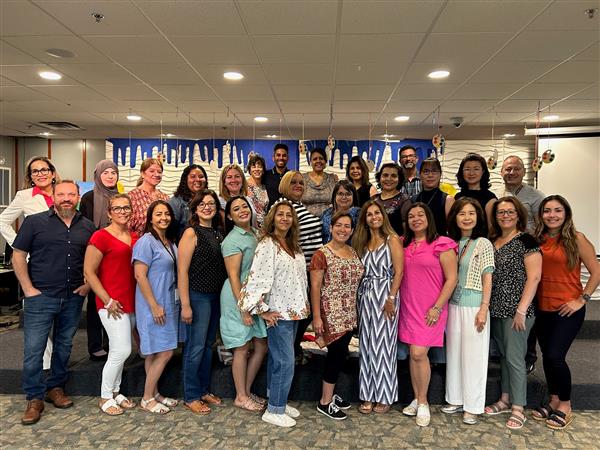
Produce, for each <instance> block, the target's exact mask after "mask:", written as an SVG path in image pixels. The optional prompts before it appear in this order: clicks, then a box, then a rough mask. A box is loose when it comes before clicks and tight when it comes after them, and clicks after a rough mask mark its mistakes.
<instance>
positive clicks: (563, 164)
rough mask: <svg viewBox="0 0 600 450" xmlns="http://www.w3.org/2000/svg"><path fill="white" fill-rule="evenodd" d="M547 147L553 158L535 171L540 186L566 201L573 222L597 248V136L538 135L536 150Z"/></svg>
mask: <svg viewBox="0 0 600 450" xmlns="http://www.w3.org/2000/svg"><path fill="white" fill-rule="evenodd" d="M548 148H550V149H551V150H552V152H553V153H554V154H555V155H556V158H555V159H554V161H553V162H552V163H550V164H544V166H543V167H542V169H541V170H540V171H539V172H538V180H539V189H540V190H542V192H544V193H545V194H546V195H551V194H560V195H562V196H563V197H565V198H566V199H567V200H568V201H569V203H570V204H571V207H572V208H573V220H574V221H575V226H576V227H577V229H578V230H579V231H581V232H582V233H584V234H585V235H586V236H587V238H588V239H589V240H590V241H591V242H592V243H593V244H594V247H595V249H596V252H599V251H600V250H599V248H600V180H599V177H600V137H582V138H550V139H540V140H539V145H538V149H539V153H540V154H542V153H543V152H544V151H546V150H547V149H548Z"/></svg>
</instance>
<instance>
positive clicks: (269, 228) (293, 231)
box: [258, 200, 302, 253]
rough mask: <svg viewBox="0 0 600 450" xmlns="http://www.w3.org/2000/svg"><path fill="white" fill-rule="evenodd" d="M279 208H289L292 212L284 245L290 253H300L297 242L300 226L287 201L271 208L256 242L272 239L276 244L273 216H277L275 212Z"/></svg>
mask: <svg viewBox="0 0 600 450" xmlns="http://www.w3.org/2000/svg"><path fill="white" fill-rule="evenodd" d="M281 207H287V208H290V210H291V211H292V226H291V227H290V229H289V230H288V232H287V234H286V236H285V243H286V244H287V246H288V249H290V250H291V251H292V252H294V253H302V248H301V247H300V243H299V242H298V239H299V237H300V225H299V222H298V214H296V210H295V209H294V206H293V205H292V203H291V202H289V201H288V200H281V201H279V202H277V203H275V204H274V205H273V206H272V207H271V209H270V210H269V212H268V214H267V215H266V217H265V220H264V222H263V225H262V228H261V235H260V238H259V240H258V241H259V242H260V241H262V240H263V239H266V238H271V239H273V241H275V242H278V239H277V237H276V236H275V214H277V210H278V209H279V208H281Z"/></svg>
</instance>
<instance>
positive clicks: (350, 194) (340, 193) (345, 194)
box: [335, 191, 352, 198]
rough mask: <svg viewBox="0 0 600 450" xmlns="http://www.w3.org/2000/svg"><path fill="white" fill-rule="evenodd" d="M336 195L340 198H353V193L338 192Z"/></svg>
mask: <svg viewBox="0 0 600 450" xmlns="http://www.w3.org/2000/svg"><path fill="white" fill-rule="evenodd" d="M335 195H337V196H338V197H346V198H348V197H352V193H351V192H339V191H338V192H337V193H336V194H335Z"/></svg>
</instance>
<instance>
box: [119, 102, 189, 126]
mask: <svg viewBox="0 0 600 450" xmlns="http://www.w3.org/2000/svg"><path fill="white" fill-rule="evenodd" d="M119 104H120V105H123V106H124V107H125V109H122V110H120V111H127V110H131V111H135V112H138V113H151V112H152V113H155V112H167V113H176V112H177V106H176V105H174V104H173V103H169V102H167V101H164V100H124V101H122V102H119ZM180 115H181V117H182V119H181V120H182V122H186V123H187V121H188V120H187V118H185V113H182V112H180Z"/></svg>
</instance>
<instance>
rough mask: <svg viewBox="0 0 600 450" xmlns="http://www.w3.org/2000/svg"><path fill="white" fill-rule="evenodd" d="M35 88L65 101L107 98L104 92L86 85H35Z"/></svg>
mask: <svg viewBox="0 0 600 450" xmlns="http://www.w3.org/2000/svg"><path fill="white" fill-rule="evenodd" d="M33 88H34V89H36V90H37V91H40V92H43V93H44V94H47V95H49V96H51V97H52V98H55V99H57V100H61V101H65V102H69V101H71V100H106V97H104V96H103V95H102V94H99V93H97V92H95V91H93V90H92V89H90V88H87V87H85V86H34V87H33Z"/></svg>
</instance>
